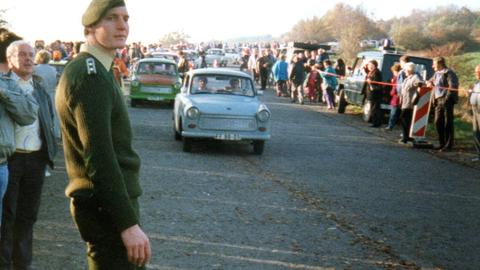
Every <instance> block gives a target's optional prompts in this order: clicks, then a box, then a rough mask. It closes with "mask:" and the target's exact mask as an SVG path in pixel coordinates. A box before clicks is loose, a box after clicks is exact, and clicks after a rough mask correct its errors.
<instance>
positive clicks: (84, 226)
mask: <svg viewBox="0 0 480 270" xmlns="http://www.w3.org/2000/svg"><path fill="white" fill-rule="evenodd" d="M131 202H132V205H133V206H134V209H135V210H136V211H137V215H138V202H137V200H133V199H132V201H131ZM70 210H71V214H72V217H73V220H74V222H75V224H76V225H77V228H78V230H79V232H80V235H81V236H82V239H83V240H84V241H85V242H87V262H88V269H89V270H111V269H115V270H140V269H145V268H144V267H137V266H135V265H133V264H131V263H130V262H129V261H128V258H127V251H126V249H125V246H124V245H123V242H122V239H121V236H120V232H118V230H117V229H116V228H115V227H114V225H113V221H112V220H111V217H110V216H109V214H108V213H107V212H106V211H105V210H104V209H102V208H101V207H100V206H99V205H98V203H97V201H96V200H95V198H94V197H93V196H83V195H82V196H74V198H73V199H72V200H71V204H70Z"/></svg>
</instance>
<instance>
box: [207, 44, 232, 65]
mask: <svg viewBox="0 0 480 270" xmlns="http://www.w3.org/2000/svg"><path fill="white" fill-rule="evenodd" d="M215 61H216V62H217V65H218V66H219V67H226V66H227V58H225V51H224V50H223V49H217V48H211V49H209V50H208V51H207V54H206V56H205V62H207V66H213V65H214V62H215Z"/></svg>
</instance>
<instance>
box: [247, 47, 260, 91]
mask: <svg viewBox="0 0 480 270" xmlns="http://www.w3.org/2000/svg"><path fill="white" fill-rule="evenodd" d="M257 58H258V50H257V48H253V49H252V54H250V57H249V58H248V71H249V72H250V74H251V75H252V78H253V79H254V80H255V82H256V83H258V79H259V74H258V69H257Z"/></svg>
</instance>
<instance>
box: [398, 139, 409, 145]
mask: <svg viewBox="0 0 480 270" xmlns="http://www.w3.org/2000/svg"><path fill="white" fill-rule="evenodd" d="M407 142H408V141H404V140H403V139H400V140H398V143H401V144H407Z"/></svg>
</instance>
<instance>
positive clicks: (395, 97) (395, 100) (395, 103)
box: [385, 63, 402, 130]
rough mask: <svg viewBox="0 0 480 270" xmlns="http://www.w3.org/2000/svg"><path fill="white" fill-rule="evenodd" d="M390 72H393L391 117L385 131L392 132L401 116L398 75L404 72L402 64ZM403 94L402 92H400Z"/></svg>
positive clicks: (395, 66) (391, 80)
mask: <svg viewBox="0 0 480 270" xmlns="http://www.w3.org/2000/svg"><path fill="white" fill-rule="evenodd" d="M390 70H391V71H392V78H391V79H390V83H391V84H392V89H391V90H390V107H391V108H390V115H389V117H388V125H387V127H386V128H385V130H392V129H393V128H394V127H395V125H396V124H397V121H398V117H399V115H400V108H399V106H400V95H399V92H398V90H397V79H398V74H399V72H400V71H401V70H402V67H401V66H400V64H398V63H396V64H394V65H393V66H392V67H391V68H390ZM400 93H401V91H400Z"/></svg>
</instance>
